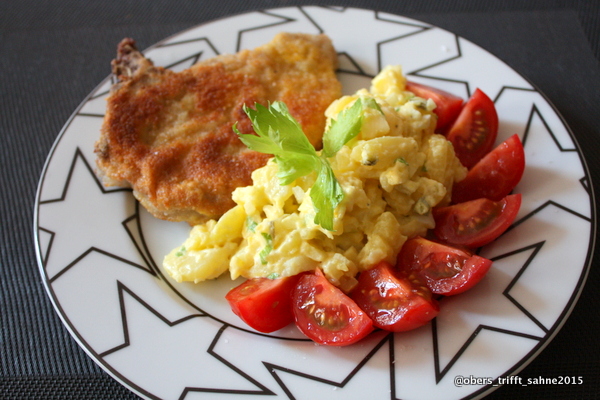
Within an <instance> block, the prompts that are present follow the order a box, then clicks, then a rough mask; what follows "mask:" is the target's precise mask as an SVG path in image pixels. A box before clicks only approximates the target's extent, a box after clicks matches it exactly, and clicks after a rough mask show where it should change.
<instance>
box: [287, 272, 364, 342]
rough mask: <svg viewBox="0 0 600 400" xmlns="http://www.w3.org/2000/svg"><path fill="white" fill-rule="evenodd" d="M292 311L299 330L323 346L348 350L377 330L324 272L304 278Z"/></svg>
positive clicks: (300, 283)
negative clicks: (344, 347)
mask: <svg viewBox="0 0 600 400" xmlns="http://www.w3.org/2000/svg"><path fill="white" fill-rule="evenodd" d="M292 310H293V314H294V320H295V321H296V326H297V327H298V329H299V330H300V331H301V332H302V333H303V334H304V335H306V336H307V337H308V338H309V339H311V340H313V341H314V342H316V343H319V344H324V345H329V346H347V345H350V344H353V343H356V342H358V341H359V340H361V339H363V338H364V337H366V336H367V335H368V334H369V333H371V332H372V331H373V329H374V328H373V321H371V319H370V318H369V317H368V316H367V314H365V313H364V312H363V311H362V310H361V309H360V308H359V307H358V305H356V303H355V302H354V301H353V300H352V299H351V298H350V297H348V296H347V295H346V294H345V293H344V292H342V291H341V290H340V289H339V288H337V287H335V286H334V285H333V284H331V283H330V282H329V281H328V280H327V278H325V276H324V275H323V273H322V272H321V270H320V269H317V270H316V271H315V273H314V274H305V275H304V276H302V278H301V279H300V281H299V282H298V284H297V286H296V288H295V289H294V291H293V293H292ZM332 319H333V322H331V320H332Z"/></svg>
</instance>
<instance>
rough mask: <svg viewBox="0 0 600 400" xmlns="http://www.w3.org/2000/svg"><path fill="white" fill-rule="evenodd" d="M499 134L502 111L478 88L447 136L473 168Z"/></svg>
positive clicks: (491, 146) (457, 153) (458, 153)
mask: <svg viewBox="0 0 600 400" xmlns="http://www.w3.org/2000/svg"><path fill="white" fill-rule="evenodd" d="M497 136H498V113H497V111H496V106H495V105H494V102H493V101H492V100H491V99H490V98H489V97H488V96H487V95H486V94H485V93H483V92H482V91H481V90H479V89H476V90H475V92H474V93H473V95H472V96H471V97H470V98H469V100H467V102H466V103H465V105H464V106H463V108H462V110H461V111H460V114H459V115H458V117H457V118H456V121H455V122H454V124H453V125H452V126H451V127H450V129H449V130H448V133H447V135H446V138H447V139H448V140H449V141H450V142H452V144H453V145H454V152H455V153H456V156H457V157H458V159H459V160H460V161H461V163H462V164H463V165H464V166H465V167H467V168H471V167H473V166H474V165H475V164H477V162H478V161H479V160H481V159H482V158H483V157H484V156H485V155H486V154H487V153H489V152H490V150H492V148H493V147H494V143H495V142H496V137H497Z"/></svg>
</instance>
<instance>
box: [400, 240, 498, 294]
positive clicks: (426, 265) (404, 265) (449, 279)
mask: <svg viewBox="0 0 600 400" xmlns="http://www.w3.org/2000/svg"><path fill="white" fill-rule="evenodd" d="M491 266H492V261H491V260H488V259H486V258H483V257H480V256H478V255H473V254H471V253H470V252H469V251H468V250H465V249H461V248H457V247H453V246H449V245H446V244H442V243H438V242H433V241H431V240H428V239H425V238H423V237H420V236H417V237H415V238H412V239H409V240H408V241H406V243H404V245H403V246H402V249H401V250H400V253H399V254H398V265H397V267H398V269H399V270H401V271H403V272H404V273H405V274H409V275H410V274H414V275H416V276H417V278H418V279H420V280H421V281H422V282H424V283H425V284H426V285H427V287H428V288H429V290H431V292H432V293H434V294H440V295H445V296H453V295H456V294H459V293H463V292H465V291H467V290H469V289H471V288H472V287H473V286H475V285H476V284H477V283H479V281H481V279H482V278H483V277H484V276H485V275H486V274H487V272H488V271H489V269H490V268H491Z"/></svg>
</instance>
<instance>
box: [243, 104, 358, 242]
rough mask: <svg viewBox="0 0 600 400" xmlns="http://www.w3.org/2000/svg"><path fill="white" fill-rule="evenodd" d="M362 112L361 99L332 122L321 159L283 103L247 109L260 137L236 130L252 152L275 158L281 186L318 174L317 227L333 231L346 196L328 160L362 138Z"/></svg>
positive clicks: (315, 194)
mask: <svg viewBox="0 0 600 400" xmlns="http://www.w3.org/2000/svg"><path fill="white" fill-rule="evenodd" d="M362 110H363V104H362V102H361V100H360V99H359V100H357V101H356V103H355V104H354V105H353V106H352V107H351V108H349V109H347V110H344V111H343V112H342V113H340V115H339V116H338V119H337V120H335V121H333V120H332V121H331V124H330V127H329V129H328V130H327V132H325V134H324V136H323V146H324V147H323V152H322V154H321V155H319V153H317V151H316V150H315V148H314V147H313V146H312V144H310V142H309V141H308V138H307V137H306V135H305V134H304V132H303V131H302V127H301V126H300V124H299V123H298V122H297V121H296V120H295V119H294V117H293V116H292V115H291V114H290V113H289V110H288V108H287V107H286V105H285V104H284V103H282V102H278V101H276V102H274V103H273V104H270V105H269V106H268V107H265V106H262V105H260V104H256V105H255V109H252V108H249V107H247V106H244V111H245V112H246V114H247V115H248V117H249V118H250V121H251V122H252V127H253V129H254V131H255V132H256V135H252V134H243V133H241V132H240V131H239V130H238V129H237V127H236V126H235V125H234V127H233V130H234V131H235V133H236V134H237V135H238V136H239V138H240V140H241V141H242V142H243V143H244V144H245V145H246V146H247V147H248V148H249V149H251V150H254V151H258V152H261V153H267V154H272V155H273V156H274V158H275V161H276V162H277V166H278V169H279V170H278V173H277V176H278V177H279V183H280V184H281V185H289V184H290V183H292V182H293V181H294V180H296V179H298V178H300V177H302V176H305V175H308V174H310V173H312V172H313V171H315V172H316V173H317V179H316V181H315V183H314V184H313V186H312V188H311V190H310V197H311V199H312V201H313V205H314V207H315V223H316V224H319V225H321V226H322V227H323V228H324V229H327V230H333V214H334V210H335V208H336V207H337V205H338V204H339V203H340V202H341V201H342V199H343V198H344V192H343V191H342V187H341V186H340V184H339V182H338V181H337V179H336V178H335V175H334V173H333V170H332V169H331V165H330V164H329V161H328V160H327V157H332V156H334V155H335V153H337V152H338V151H339V150H340V149H341V148H342V146H344V145H345V144H346V143H348V141H350V140H352V139H353V138H354V137H356V135H358V133H359V132H360V129H361V126H362Z"/></svg>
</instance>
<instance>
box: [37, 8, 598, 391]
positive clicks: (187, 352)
mask: <svg viewBox="0 0 600 400" xmlns="http://www.w3.org/2000/svg"><path fill="white" fill-rule="evenodd" d="M279 31H294V32H308V33H320V32H323V33H326V34H327V35H329V36H330V37H331V38H332V40H333V42H334V45H335V47H336V49H337V51H338V53H339V60H340V69H339V77H340V79H341V81H342V83H343V85H344V92H345V93H347V94H349V93H352V92H354V91H355V90H356V89H358V88H361V87H366V86H368V85H369V82H370V79H371V77H372V76H373V75H375V74H376V73H377V72H378V71H379V70H380V69H381V68H382V67H384V66H385V65H388V64H400V65H402V66H403V69H404V72H405V73H406V74H407V75H409V78H410V79H411V80H414V81H418V82H422V83H425V84H429V85H432V86H436V87H439V88H442V89H445V90H447V91H450V92H453V93H455V94H458V95H460V96H462V97H463V98H468V97H469V95H470V94H471V93H472V92H473V91H474V90H475V88H477V87H479V88H481V89H482V90H483V91H484V92H486V93H487V94H488V95H489V96H490V97H491V98H492V99H493V100H494V101H495V103H496V106H497V109H498V114H499V117H500V131H499V137H498V143H499V142H500V141H503V140H504V139H506V138H508V137H509V136H510V135H512V134H513V133H517V134H518V135H519V136H520V137H521V139H522V141H523V143H524V146H525V152H526V157H527V168H526V171H525V175H524V177H523V180H522V182H521V183H520V184H519V185H518V187H517V188H516V190H515V191H516V192H520V193H522V194H523V205H522V208H521V211H520V213H519V215H518V217H517V221H516V222H515V224H514V226H513V227H512V229H510V230H509V231H508V232H506V233H505V234H504V235H503V236H502V237H501V238H499V239H498V240H497V241H496V242H495V243H493V244H491V245H488V246H486V247H485V248H484V249H482V251H481V254H482V255H483V256H486V257H488V258H491V259H493V260H494V265H493V267H492V270H491V271H490V273H489V275H488V276H486V278H485V279H484V280H483V281H482V282H481V284H479V285H478V286H477V287H476V288H475V289H473V290H472V291H470V292H467V293H465V294H463V295H461V296H457V297H454V298H448V299H444V300H443V301H442V303H441V308H442V311H441V313H440V315H439V316H438V317H437V318H436V319H435V320H434V321H433V323H431V324H429V325H427V326H425V327H423V328H421V329H418V330H416V331H412V332H408V333H404V334H395V335H394V334H385V333H382V332H378V333H374V334H372V335H371V336H370V337H369V338H368V339H366V340H364V341H362V342H361V343H359V344H357V345H354V346H350V347H346V348H329V347H325V346H318V345H315V344H313V343H312V342H310V341H307V340H306V339H304V338H303V337H302V336H301V335H300V334H299V333H298V332H297V330H296V329H295V327H289V328H286V329H284V330H282V331H280V332H276V333H275V334H272V335H264V334H257V333H255V332H253V331H252V330H251V329H248V328H247V327H246V326H245V325H244V324H243V323H242V322H241V321H240V320H239V319H238V318H237V317H236V316H234V315H233V314H232V312H231V311H230V309H229V307H228V306H227V304H226V302H225V300H224V298H223V297H224V294H225V293H226V291H227V290H228V289H229V288H231V287H233V286H234V283H232V282H231V281H230V280H229V278H227V277H225V278H223V279H219V280H218V281H214V282H207V283H204V284H200V285H193V284H177V283H174V282H172V281H171V280H170V279H169V278H167V277H166V276H165V275H164V273H163V271H162V270H161V267H160V265H161V261H162V258H163V256H164V254H166V253H167V252H168V251H169V250H171V249H172V248H174V247H175V246H177V245H178V244H180V243H181V242H182V241H183V239H184V238H185V237H186V236H187V234H188V230H189V227H188V226H187V225H186V224H177V223H171V222H165V221H160V220H157V219H154V218H153V217H151V216H150V215H149V214H148V213H147V212H146V211H145V210H143V209H142V208H141V207H139V206H138V204H137V202H136V201H135V200H134V198H133V196H132V195H131V192H130V191H128V190H122V189H110V190H108V189H105V188H103V187H102V185H101V184H100V183H99V181H98V179H97V177H96V176H95V174H94V153H93V145H94V142H95V141H96V140H97V138H98V136H99V129H100V125H101V123H102V118H103V114H104V110H105V100H106V96H107V93H108V90H109V87H110V85H111V79H110V78H107V79H106V80H105V81H103V82H102V83H101V84H100V85H99V86H98V87H97V88H96V90H94V91H93V92H92V93H91V94H90V95H89V96H88V97H87V98H86V99H85V100H84V102H83V103H82V104H81V106H80V107H79V108H78V109H77V110H76V111H75V112H74V114H73V115H72V117H71V118H70V120H69V121H68V122H67V124H66V125H65V127H64V129H63V130H62V132H61V133H60V135H59V137H58V139H57V141H56V143H55V145H54V147H53V149H52V151H51V153H50V155H49V157H48V160H47V163H46V166H45V168H44V171H43V174H42V177H41V180H40V184H39V189H38V194H37V199H36V205H35V221H34V224H35V226H34V234H35V238H36V247H37V248H36V250H37V254H38V260H39V266H40V271H41V274H42V277H43V280H44V282H45V285H46V288H47V291H48V294H49V296H50V298H51V300H52V302H53V304H54V306H55V308H56V310H57V312H58V314H59V315H60V316H61V318H62V319H63V321H64V323H65V325H66V327H67V328H68V329H69V331H70V332H71V333H72V335H73V337H74V338H75V339H76V340H77V341H78V343H79V344H80V345H81V347H82V348H83V349H84V350H85V351H86V352H87V353H88V354H89V355H90V357H92V358H93V359H94V360H95V361H96V362H97V363H98V364H99V365H100V366H101V367H102V368H104V369H105V370H106V371H107V372H108V373H109V374H111V375H112V376H113V377H114V378H115V379H117V380H119V381H120V382H122V383H123V384H124V385H125V386H127V387H129V388H130V389H131V390H132V391H134V392H136V393H138V394H139V395H140V396H142V397H146V398H152V399H179V398H184V397H185V399H200V398H202V399H205V398H219V399H243V398H248V399H262V398H265V399H267V398H268V399H272V398H274V396H275V397H276V398H284V399H285V398H293V399H310V400H315V399H327V400H334V399H365V398H369V399H390V398H392V399H396V398H398V399H407V400H416V399H432V398H435V399H439V400H443V399H459V398H477V397H481V396H484V395H485V394H487V393H489V392H490V391H491V390H493V389H495V385H494V384H488V383H486V382H480V384H474V385H463V386H460V385H455V377H456V376H465V377H489V378H491V379H496V378H497V377H499V376H506V375H507V374H516V373H517V372H518V371H520V370H521V369H522V368H523V367H524V366H525V365H526V364H527V363H528V362H529V361H530V360H531V359H532V358H533V357H535V356H536V355H537V354H538V353H539V352H540V351H541V350H542V349H543V348H544V346H545V345H546V344H547V343H548V342H549V341H550V340H551V339H552V337H553V336H554V335H555V334H556V332H557V331H558V330H559V329H560V327H561V325H562V324H563V322H564V321H565V319H566V317H567V316H568V314H569V313H570V311H571V309H572V307H573V306H574V304H575V302H576V300H577V297H578V295H579V293H580V291H581V289H582V287H583V284H584V282H585V277H586V275H587V271H588V268H589V264H590V257H591V252H592V248H593V244H594V236H595V224H596V221H595V211H594V206H593V204H594V203H593V195H592V188H591V185H590V182H589V174H588V172H587V169H586V167H585V162H584V160H583V158H582V155H581V152H580V151H579V149H578V146H577V144H576V143H575V141H574V138H573V136H572V134H571V133H570V131H569V129H568V128H567V127H566V126H565V124H564V122H563V121H562V119H561V117H560V116H559V115H558V114H557V113H556V111H555V110H554V108H553V107H552V105H550V104H549V103H548V101H547V100H546V99H545V97H544V96H543V95H542V94H540V93H539V92H538V91H537V90H536V89H535V88H534V87H533V86H532V85H531V84H530V83H529V82H528V81H527V80H525V79H524V78H523V77H521V76H520V75H519V74H518V73H517V72H515V71H513V70H512V69H511V68H509V67H508V66H507V65H506V64H504V63H503V62H502V61H500V60H498V59H497V58H496V57H494V56H493V55H491V54H490V53H488V52H486V51H485V50H483V49H481V48H480V47H478V46H476V45H474V44H473V43H471V42H469V41H467V40H465V39H463V38H461V37H457V36H456V35H454V34H452V33H450V32H447V31H445V30H442V29H439V28H436V27H434V26H431V25H428V24H425V23H422V22H419V21H415V20H412V19H407V18H404V17H401V16H397V15H391V14H384V13H377V12H374V11H370V10H361V9H353V8H322V7H302V8H297V7H289V8H280V9H272V10H267V11H256V12H250V13H246V14H240V15H234V16H231V17H229V18H226V19H221V20H217V21H214V22H210V23H207V24H203V25H201V26H198V27H195V28H193V29H189V30H187V31H185V32H182V33H180V34H178V35H176V36H173V37H170V38H168V39H166V40H164V41H162V42H160V43H158V44H157V45H155V46H153V47H152V48H150V49H148V50H147V51H145V54H146V55H147V56H148V57H150V58H152V59H153V60H154V62H155V63H156V64H157V65H163V66H168V67H170V68H172V69H173V70H181V69H184V68H187V67H189V66H191V65H192V64H193V63H194V62H196V61H198V60H204V59H206V58H209V57H212V56H215V55H216V54H223V53H233V52H236V51H238V50H240V49H243V48H253V47H256V46H258V45H261V44H264V43H266V42H268V41H270V40H271V38H272V37H273V35H274V34H275V33H276V32H279ZM115 47H116V43H115ZM107 69H108V66H107Z"/></svg>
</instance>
